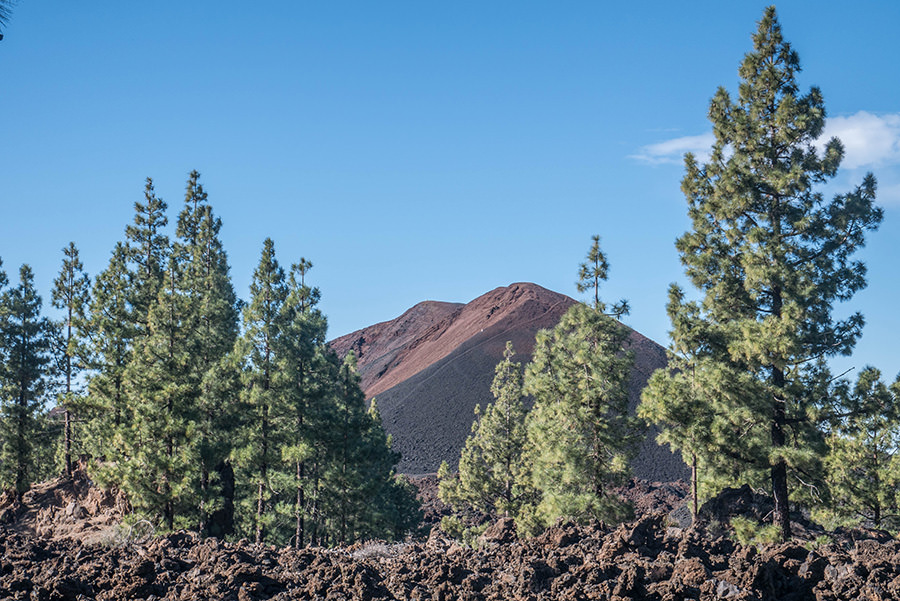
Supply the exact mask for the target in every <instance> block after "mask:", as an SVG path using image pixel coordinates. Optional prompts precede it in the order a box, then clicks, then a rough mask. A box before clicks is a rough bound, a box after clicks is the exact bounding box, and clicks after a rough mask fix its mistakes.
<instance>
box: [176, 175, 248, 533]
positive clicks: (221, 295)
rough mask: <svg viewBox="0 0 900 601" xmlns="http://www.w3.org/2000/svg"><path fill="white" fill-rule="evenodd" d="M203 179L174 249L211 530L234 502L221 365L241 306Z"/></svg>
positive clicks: (232, 404)
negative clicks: (186, 313)
mask: <svg viewBox="0 0 900 601" xmlns="http://www.w3.org/2000/svg"><path fill="white" fill-rule="evenodd" d="M199 180H200V174H199V173H198V172H197V171H192V172H191V173H190V175H189V177H188V182H187V186H186V192H185V199H184V201H185V203H184V207H183V208H182V211H181V213H180V214H179V216H178V223H177V226H176V231H175V233H176V236H177V240H176V242H175V244H174V245H173V251H172V254H173V256H174V257H175V258H176V260H177V261H178V262H179V264H180V265H181V269H182V272H183V274H182V277H181V285H180V288H181V293H182V294H183V295H184V296H185V297H187V299H188V303H189V310H190V311H191V312H192V313H193V315H191V316H190V318H189V320H188V321H189V323H190V324H191V330H190V331H188V332H184V333H183V334H184V335H186V336H189V337H190V338H191V339H192V341H191V343H190V344H191V346H192V347H193V348H195V349H196V350H197V354H196V355H195V356H194V357H193V362H192V366H191V372H192V373H190V374H187V382H189V383H190V385H192V386H197V388H196V389H195V390H194V391H192V392H191V396H192V397H193V401H192V403H193V404H194V414H193V417H192V421H193V422H194V427H195V429H196V434H195V436H194V440H193V445H194V450H193V454H194V456H195V457H196V459H197V461H196V463H195V465H196V466H197V474H196V478H195V481H196V485H197V487H198V491H197V495H198V497H199V506H198V508H197V511H198V526H199V530H200V531H201V532H208V531H209V517H210V514H211V512H212V511H215V510H217V509H220V507H219V506H220V505H223V504H227V503H229V502H230V499H228V498H223V496H222V494H221V493H222V490H221V486H222V485H223V484H224V485H225V486H226V487H227V486H228V483H227V482H224V483H223V482H222V481H221V476H222V474H227V473H228V472H229V470H230V467H228V466H226V465H225V463H226V462H227V457H228V454H229V453H230V450H231V444H230V440H231V438H232V436H233V434H234V431H235V426H236V422H237V419H236V416H235V415H234V412H235V409H236V404H237V403H236V400H235V397H236V392H235V391H234V390H233V389H232V388H231V387H229V386H225V385H223V384H226V383H227V382H228V381H229V379H228V378H226V379H225V380H224V381H222V377H223V375H224V374H222V371H221V370H222V367H223V362H226V363H227V362H228V360H227V359H226V356H227V355H228V354H229V353H230V352H231V351H232V349H233V348H234V344H235V341H236V339H237V329H238V309H237V297H236V295H235V293H234V288H233V287H232V285H231V279H230V276H229V267H228V258H227V255H226V253H225V250H224V249H223V247H222V242H221V240H220V238H219V231H220V230H221V228H222V221H221V219H219V218H218V217H216V216H215V215H214V213H213V211H212V207H211V205H210V204H209V202H208V198H207V194H206V192H205V191H204V189H203V185H202V184H200V181H199ZM211 371H212V372H215V373H216V376H215V377H211V376H210V372H211ZM217 479H218V480H219V482H218V484H219V486H218V488H219V489H220V490H219V491H218V492H216V490H215V489H216V488H217V486H216V484H217V482H216V480H217ZM226 480H227V478H226ZM226 522H227V520H226ZM222 529H224V530H229V529H230V526H229V525H228V524H227V523H222V524H218V525H217V531H219V530H222Z"/></svg>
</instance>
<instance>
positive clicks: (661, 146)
mask: <svg viewBox="0 0 900 601" xmlns="http://www.w3.org/2000/svg"><path fill="white" fill-rule="evenodd" d="M715 141H716V139H715V137H714V136H713V135H712V133H707V134H702V135H699V136H683V137H681V138H674V139H672V140H666V141H665V142H658V143H656V144H650V145H649V146H643V147H641V149H640V150H638V152H637V153H636V154H632V155H629V157H628V158H630V159H635V160H638V161H642V162H644V163H650V164H651V165H659V164H662V163H680V162H681V160H682V158H683V157H684V155H685V153H688V152H693V153H694V156H696V157H697V160H699V161H707V160H709V151H710V148H712V145H713V142H715Z"/></svg>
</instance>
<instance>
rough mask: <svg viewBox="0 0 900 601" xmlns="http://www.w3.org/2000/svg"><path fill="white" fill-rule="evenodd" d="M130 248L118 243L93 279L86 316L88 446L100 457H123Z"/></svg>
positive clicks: (131, 331)
mask: <svg viewBox="0 0 900 601" xmlns="http://www.w3.org/2000/svg"><path fill="white" fill-rule="evenodd" d="M130 284H131V278H130V274H129V271H128V249H127V247H126V246H125V245H124V244H123V243H121V242H119V243H118V244H116V247H115V249H113V252H112V256H111V257H110V260H109V264H108V265H107V267H106V269H104V270H103V271H102V272H100V274H99V275H98V276H97V278H96V279H95V280H94V286H93V289H92V292H91V300H90V305H89V312H88V313H89V314H88V318H87V321H86V330H87V338H88V342H87V347H88V349H87V352H88V355H87V356H88V364H89V368H90V374H89V377H88V399H87V402H86V407H85V411H86V414H87V416H86V417H87V419H88V423H87V432H86V437H87V439H88V440H87V441H86V443H87V446H88V449H89V451H90V452H91V454H92V455H93V456H94V457H95V458H96V459H100V460H104V459H105V460H108V461H114V460H118V459H119V458H121V457H122V456H123V452H124V451H123V444H124V440H123V438H124V437H125V436H126V430H127V429H128V428H130V426H131V421H132V420H131V415H132V408H131V406H130V405H129V403H128V397H127V394H126V390H125V369H126V367H127V366H128V363H129V362H130V361H131V355H132V344H133V341H134V338H135V336H136V334H137V330H136V327H135V325H134V323H133V322H132V321H131V316H132V313H131V305H130V302H129V300H130V298H131V290H130Z"/></svg>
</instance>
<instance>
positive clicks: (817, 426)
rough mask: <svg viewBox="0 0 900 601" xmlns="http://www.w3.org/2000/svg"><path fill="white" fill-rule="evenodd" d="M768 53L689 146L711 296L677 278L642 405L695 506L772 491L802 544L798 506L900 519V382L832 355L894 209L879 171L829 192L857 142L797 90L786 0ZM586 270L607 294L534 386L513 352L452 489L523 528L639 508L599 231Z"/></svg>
mask: <svg viewBox="0 0 900 601" xmlns="http://www.w3.org/2000/svg"><path fill="white" fill-rule="evenodd" d="M753 46H754V49H753V51H752V52H750V53H748V54H747V55H746V56H745V57H744V60H743V62H742V64H741V68H740V77H741V81H740V86H739V89H738V96H737V98H734V99H732V97H731V96H730V95H729V93H728V92H727V91H726V90H725V89H724V88H720V89H719V90H718V91H717V92H716V94H715V96H714V97H713V99H712V102H711V103H710V109H709V117H710V120H711V121H712V124H713V133H714V135H715V143H714V145H713V148H712V153H711V156H710V158H709V161H708V162H706V163H701V162H698V160H697V159H696V158H695V157H694V156H693V155H691V154H688V155H687V156H686V157H685V171H686V173H685V176H684V179H683V180H682V191H683V192H684V195H685V197H686V199H687V202H688V216H689V217H690V219H691V222H692V229H691V230H690V231H688V232H686V233H685V234H684V235H683V236H681V237H680V238H679V239H678V240H677V242H676V248H677V250H678V252H679V254H680V258H681V262H682V264H683V265H684V267H685V270H686V275H687V277H688V279H689V280H690V282H691V284H693V286H694V287H695V288H696V297H695V298H693V299H692V298H690V297H689V296H688V295H687V293H685V291H683V290H682V289H681V288H680V287H679V286H677V285H674V284H673V285H672V287H671V289H670V294H669V304H668V307H667V309H668V314H669V317H670V319H671V322H672V330H671V332H670V336H671V345H670V347H669V365H668V368H667V369H664V370H659V371H658V372H657V373H655V374H653V376H652V377H651V379H650V381H649V384H648V386H647V388H646V389H645V390H644V391H643V393H642V401H641V405H640V407H639V410H638V414H639V416H640V417H642V418H643V419H644V420H645V421H646V422H647V423H649V424H655V425H656V426H658V427H659V428H660V429H661V431H662V434H661V435H660V437H659V440H660V442H663V443H668V444H669V445H671V447H672V448H673V449H674V450H676V451H680V452H681V454H682V456H683V458H684V460H685V462H686V463H687V464H688V465H689V466H690V467H691V469H692V490H693V499H694V502H693V511H694V513H695V514H696V513H697V509H698V505H699V503H700V502H702V500H703V499H705V498H708V497H710V496H711V495H714V494H716V493H718V492H719V491H720V490H722V488H724V487H726V486H737V485H741V484H750V485H751V486H753V487H754V488H756V489H762V490H766V491H768V492H769V494H771V495H772V497H773V499H774V512H773V515H772V523H771V524H769V525H767V526H765V528H767V529H768V532H767V533H766V536H767V537H768V538H772V537H773V536H774V537H775V538H781V539H787V538H789V537H790V536H791V512H792V511H797V510H798V509H806V510H809V511H810V512H811V513H812V515H813V516H814V517H815V518H817V519H819V520H820V521H822V522H824V523H826V524H827V525H830V526H835V525H840V524H854V523H860V522H863V523H865V524H869V525H873V526H876V527H883V528H890V529H893V530H898V529H900V454H898V450H900V378H898V380H897V381H895V382H894V383H893V384H891V385H888V384H887V383H886V382H885V381H884V380H883V378H882V376H881V373H880V372H879V371H878V370H877V369H875V368H873V367H867V368H865V369H863V370H861V371H860V372H859V373H858V375H857V379H856V382H855V383H851V382H849V381H847V380H845V379H843V378H842V376H843V374H841V375H838V376H834V375H832V374H831V372H830V370H829V368H828V366H827V363H826V360H827V358H828V357H833V356H836V355H848V354H850V352H851V351H852V349H853V346H854V345H855V343H856V341H857V339H858V338H859V336H860V335H861V333H862V327H863V324H864V319H863V316H862V315H860V314H859V313H851V314H849V315H848V316H846V317H844V318H842V319H841V318H836V317H835V316H834V314H833V306H834V304H835V303H836V302H839V301H847V300H850V299H851V298H852V297H853V295H854V294H855V293H856V292H857V291H858V290H860V289H862V288H863V287H864V286H865V285H866V279H865V274H866V269H865V265H864V264H863V263H862V262H861V261H858V260H855V259H854V258H853V255H854V253H855V252H856V251H857V250H858V249H860V248H862V247H863V246H864V244H865V238H866V234H867V233H868V232H870V231H874V230H876V229H877V228H878V226H879V224H880V223H881V220H882V218H883V212H882V209H880V208H879V207H877V206H876V205H875V191H876V184H875V178H874V177H873V176H872V175H871V174H868V175H866V176H865V177H864V179H863V181H862V183H861V184H860V185H859V186H857V187H856V188H855V189H853V190H852V191H850V192H847V193H844V194H837V195H835V196H834V197H833V198H832V199H831V200H830V201H827V200H825V198H824V195H823V194H822V193H820V192H817V191H816V187H817V185H819V184H824V183H826V182H828V181H829V180H830V179H831V178H833V177H834V176H835V174H836V173H837V169H838V167H839V165H840V162H841V159H842V158H843V146H842V145H841V142H840V140H838V139H831V140H829V141H827V143H825V144H824V147H823V150H821V151H820V150H819V149H818V146H817V145H818V143H817V139H818V138H819V137H820V136H821V134H822V131H823V128H824V125H825V107H824V102H823V100H822V95H821V92H820V91H819V90H818V88H812V89H811V90H810V91H809V92H808V93H807V94H805V95H801V94H800V93H799V88H798V85H797V82H796V74H797V72H799V70H800V64H799V59H798V57H797V54H796V52H795V51H794V50H793V49H792V48H791V46H790V44H789V43H787V42H786V41H785V40H784V39H783V36H782V32H781V27H780V25H779V24H778V20H777V18H776V14H775V9H774V7H770V8H768V9H766V11H765V13H764V15H763V18H762V19H761V21H760V22H759V28H758V30H757V32H756V34H755V35H754V36H753ZM580 275H581V278H582V279H581V282H580V285H579V290H581V291H584V290H585V289H587V288H593V292H594V307H593V308H592V307H587V306H584V305H581V306H576V307H574V308H573V309H572V310H570V311H569V313H567V314H566V316H565V317H564V318H563V321H562V322H561V324H560V325H559V326H557V328H555V329H554V330H552V331H549V332H542V333H541V334H540V335H539V336H538V340H537V344H536V346H535V354H534V359H533V360H532V362H531V364H530V365H528V366H527V368H525V371H524V386H523V385H522V384H520V373H521V367H520V366H518V365H517V364H515V363H513V362H512V360H511V359H512V354H511V353H508V355H507V357H506V360H505V361H504V362H503V363H501V365H500V366H498V371H497V379H496V380H495V382H494V394H495V396H496V401H495V403H493V404H492V405H491V406H489V407H488V408H487V409H486V410H485V412H484V413H483V414H482V415H481V416H480V417H479V419H478V420H476V423H475V425H474V426H473V432H472V435H471V436H470V438H469V440H468V441H467V443H466V446H465V449H464V450H463V452H462V456H461V458H460V467H459V474H458V475H457V476H453V475H451V474H450V473H449V470H448V469H447V468H445V469H444V471H443V474H442V476H443V481H442V485H441V493H442V496H443V498H444V499H445V500H447V501H449V502H451V503H454V504H455V505H457V506H459V507H470V508H475V509H479V510H481V511H485V512H489V513H495V512H500V513H506V514H508V515H512V516H514V517H516V520H517V522H518V525H519V527H520V528H524V529H525V530H530V529H533V527H534V525H535V524H538V525H546V524H547V523H549V522H550V521H552V520H554V519H557V518H559V517H566V518H570V519H577V520H586V519H590V518H602V519H617V517H618V516H620V515H622V512H621V510H620V507H619V504H620V503H617V502H616V501H615V499H611V498H610V495H609V486H610V485H612V484H615V483H616V482H617V481H621V478H622V477H623V474H624V471H625V464H626V459H627V457H628V454H627V441H628V440H629V436H630V432H631V430H629V429H628V428H627V427H625V426H626V424H627V421H626V419H627V416H626V413H625V411H624V401H623V400H621V399H622V397H623V395H624V394H625V389H624V380H623V378H622V371H621V370H622V369H625V366H626V364H627V362H628V353H627V352H626V349H625V347H624V346H623V345H622V344H621V342H622V341H623V340H624V338H623V337H622V335H621V334H617V329H616V325H615V324H614V323H613V322H612V320H611V317H609V316H605V315H603V308H602V307H603V305H602V303H600V300H599V294H598V293H597V289H598V284H599V282H600V281H601V280H602V279H605V276H606V260H605V258H603V256H602V253H600V252H599V249H598V247H597V240H596V238H595V242H594V247H593V248H592V250H591V253H590V254H589V256H588V261H587V262H586V263H585V264H584V265H582V268H581V271H580ZM590 284H593V286H590ZM526 393H527V394H531V395H532V396H533V397H534V403H535V404H534V408H533V409H532V410H531V411H530V412H528V413H526V412H525V411H524V409H523V408H522V404H521V397H522V395H523V394H526ZM548 416H552V417H548ZM505 441H512V442H511V443H507V442H505ZM518 449H523V450H522V451H518ZM535 518H537V519H535ZM447 525H448V526H449V527H451V529H453V527H458V524H452V523H450V524H447Z"/></svg>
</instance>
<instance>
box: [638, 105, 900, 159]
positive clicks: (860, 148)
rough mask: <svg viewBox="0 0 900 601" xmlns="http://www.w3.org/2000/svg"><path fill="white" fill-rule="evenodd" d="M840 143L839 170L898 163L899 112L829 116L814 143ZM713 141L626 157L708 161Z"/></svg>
mask: <svg viewBox="0 0 900 601" xmlns="http://www.w3.org/2000/svg"><path fill="white" fill-rule="evenodd" d="M834 137H836V138H839V139H840V140H841V142H842V143H843V144H844V160H843V162H842V163H841V167H843V168H846V169H857V168H861V167H865V168H874V167H884V166H887V165H898V164H900V113H890V114H885V115H874V114H872V113H869V112H866V111H859V112H858V113H855V114H853V115H850V116H848V117H831V118H830V119H828V121H826V123H825V131H824V133H823V134H822V136H821V137H820V138H819V140H818V142H817V146H818V147H819V148H820V149H822V148H824V147H825V144H826V143H827V142H828V140H830V139H831V138H834ZM714 141H715V138H714V137H713V135H712V133H706V134H703V135H699V136H683V137H680V138H673V139H671V140H664V141H662V142H657V143H656V144H650V145H648V146H643V147H641V148H640V149H638V151H637V152H636V153H635V154H632V155H629V157H628V158H631V159H635V160H637V161H641V162H644V163H649V164H651V165H660V164H666V163H680V162H681V160H682V157H683V156H684V154H685V153H686V152H693V153H694V155H695V156H696V157H697V159H698V160H700V161H706V160H708V159H709V151H710V147H711V146H712V144H713V142H714Z"/></svg>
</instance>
